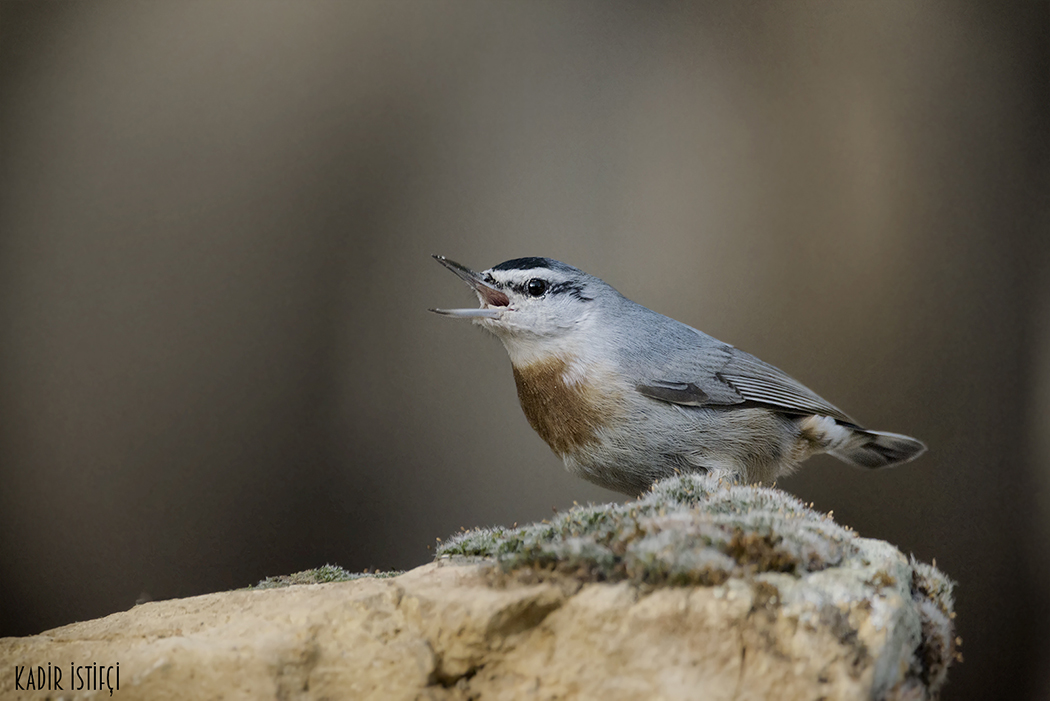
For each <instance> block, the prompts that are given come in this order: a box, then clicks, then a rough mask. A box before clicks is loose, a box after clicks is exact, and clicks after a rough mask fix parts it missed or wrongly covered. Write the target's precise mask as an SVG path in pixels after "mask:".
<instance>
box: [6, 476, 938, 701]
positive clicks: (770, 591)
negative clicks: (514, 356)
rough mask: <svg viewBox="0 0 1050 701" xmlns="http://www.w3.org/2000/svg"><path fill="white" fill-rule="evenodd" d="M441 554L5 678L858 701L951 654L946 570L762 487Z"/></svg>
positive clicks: (672, 495) (153, 619) (412, 693)
mask: <svg viewBox="0 0 1050 701" xmlns="http://www.w3.org/2000/svg"><path fill="white" fill-rule="evenodd" d="M442 552H443V553H445V554H443V555H442V556H441V557H440V559H439V560H438V561H436V562H434V563H432V564H429V565H424V566H422V567H419V568H417V569H415V570H412V571H410V572H407V573H405V574H402V575H400V576H397V577H389V578H377V577H360V578H357V579H354V580H353V581H346V582H333V583H328V584H310V585H293V586H287V587H283V588H266V589H253V590H242V591H234V592H226V593H220V594H209V595H206V596H198V597H193V598H189V599H181V600H174V601H159V602H151V603H147V604H143V605H140V606H136V607H135V608H133V609H131V610H130V611H125V612H122V613H116V614H113V615H111V616H107V617H105V618H102V619H98V620H95V621H87V622H83V623H76V624H73V625H69V626H65V627H62V628H57V629H55V630H51V631H48V632H46V633H43V634H41V635H37V636H32V637H28V638H5V639H2V640H0V668H3V669H6V670H12V669H13V668H15V667H16V666H19V665H27V666H29V667H31V668H36V667H37V666H41V665H43V666H44V667H46V666H47V664H48V663H49V662H50V663H52V665H54V666H57V667H58V668H59V669H62V670H63V678H62V681H61V685H62V688H63V692H64V693H54V694H53V696H64V697H66V698H82V697H83V698H87V697H89V696H91V695H92V694H94V692H92V693H91V694H89V693H87V690H81V691H76V692H75V693H72V692H70V691H69V689H70V684H69V682H70V681H71V680H70V662H71V661H72V662H74V663H75V664H77V665H84V664H87V665H90V664H92V663H97V664H98V665H102V666H103V667H106V668H108V667H109V666H111V665H112V666H115V665H116V664H117V663H119V675H120V676H119V681H120V690H119V697H120V698H121V699H140V698H141V699H161V700H163V699H177V698H178V699H181V698H199V699H209V698H215V699H218V698H223V699H241V698H244V699H256V698H281V699H475V698H477V699H490V698H493V699H519V698H520V699H574V698H597V697H601V698H603V699H605V700H607V701H613V700H615V699H637V698H645V699H695V698H704V699H712V700H716V699H741V700H742V699H801V698H814V699H816V698H824V699H829V700H830V699H865V700H867V699H926V698H935V697H936V696H937V694H938V692H939V690H940V688H941V686H942V685H943V683H944V681H945V677H946V673H947V668H948V665H949V663H950V661H951V660H952V658H953V655H954V654H955V642H954V638H953V621H952V615H953V614H952V611H951V606H952V600H951V583H950V582H949V581H948V580H947V579H946V578H945V577H944V575H942V574H941V573H940V572H938V571H937V570H935V569H934V568H932V567H930V566H928V565H923V564H921V563H917V562H915V561H909V560H908V559H907V558H905V557H904V556H903V555H902V554H901V553H900V552H899V551H897V550H896V549H895V548H893V547H892V546H890V545H888V544H886V543H883V542H880V541H874V540H867V539H863V538H859V537H857V536H855V535H854V534H852V533H851V532H850V531H848V530H847V529H845V528H843V527H841V526H839V525H837V524H835V523H834V522H833V521H832V520H831V519H829V518H828V517H827V516H825V515H823V514H818V513H817V512H814V511H812V510H809V509H807V508H806V507H805V506H804V505H802V504H801V503H800V502H798V501H797V500H795V499H793V498H792V497H789V496H787V495H785V494H783V493H782V492H778V491H776V490H770V489H762V488H756V487H739V486H732V487H729V486H725V485H719V484H717V483H716V482H715V481H714V480H712V479H710V478H696V477H682V478H678V479H675V480H671V481H669V482H666V483H664V484H662V485H660V486H659V487H658V488H657V489H656V490H655V491H654V492H653V493H652V494H650V495H648V496H647V497H646V498H645V499H642V500H639V501H638V502H631V503H629V504H625V505H616V504H613V505H606V506H604V507H593V506H588V507H579V508H577V509H573V510H571V511H569V512H566V513H564V514H561V515H559V516H558V517H557V518H555V519H553V520H552V521H551V523H545V524H533V525H531V526H526V527H524V528H522V529H513V530H506V529H505V530H498V529H497V530H480V531H471V532H468V533H466V534H462V535H460V536H458V537H457V538H455V539H453V540H452V541H450V542H449V543H448V544H446V545H445V546H444V547H443V548H442ZM480 555H485V556H487V557H479V556H480ZM7 675H8V676H7V677H6V678H7V680H8V682H10V680H11V679H12V676H10V672H8V673H7ZM112 681H115V680H114V679H113V678H112V675H111V682H112ZM103 682H104V679H103ZM22 686H23V687H25V679H24V678H23V679H22ZM10 690H11V686H10V685H8V686H7V687H6V688H5V689H4V691H5V692H7V691H10ZM98 693H101V694H103V695H106V696H108V695H109V693H108V690H107V689H106V687H105V684H104V683H103V684H102V690H101V691H100V692H98ZM115 693H117V692H115ZM41 697H42V696H41V694H39V693H37V692H35V691H24V692H18V691H15V692H14V693H13V695H12V696H11V698H27V699H28V698H41Z"/></svg>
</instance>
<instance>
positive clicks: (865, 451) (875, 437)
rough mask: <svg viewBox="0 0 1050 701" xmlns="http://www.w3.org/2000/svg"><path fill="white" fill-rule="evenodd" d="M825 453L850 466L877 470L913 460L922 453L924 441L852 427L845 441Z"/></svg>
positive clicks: (924, 447)
mask: <svg viewBox="0 0 1050 701" xmlns="http://www.w3.org/2000/svg"><path fill="white" fill-rule="evenodd" d="M828 452H829V453H831V454H832V455H834V456H835V457H836V458H838V459H839V460H844V461H846V462H848V463H850V464H852V465H857V466H858V467H867V468H871V469H877V468H880V467H889V466H890V465H901V464H903V463H906V462H908V461H909V460H914V459H915V458H917V457H919V456H920V455H922V454H923V453H924V452H926V444H925V443H923V442H922V441H920V440H917V439H915V438H912V437H911V436H903V435H901V434H899V433H888V432H886V431H869V430H868V429H866V428H854V429H852V431H851V432H850V436H849V439H848V440H846V441H843V442H842V444H840V445H838V446H836V447H835V448H834V449H832V450H829V451H828Z"/></svg>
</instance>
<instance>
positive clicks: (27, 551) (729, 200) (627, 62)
mask: <svg viewBox="0 0 1050 701" xmlns="http://www.w3.org/2000/svg"><path fill="white" fill-rule="evenodd" d="M1048 36H1050V11H1048V6H1047V4H1046V3H1045V2H1028V3H1025V2H1017V3H1013V4H1000V3H997V2H991V1H990V0H989V1H987V2H973V1H966V2H963V1H962V0H959V1H952V0H946V1H945V2H923V3H918V2H896V1H893V0H888V1H886V2H880V3H866V2H860V1H858V2H841V3H830V2H790V3H773V2H722V3H681V4H680V3H613V2H606V1H604V0H602V1H601V2H585V1H579V2H545V3H533V2H518V3H509V2H490V1H486V0H479V1H476V2H475V1H469V0H461V1H456V2H428V3H413V2H403V3H389V2H336V1H334V0H333V1H332V2H316V1H305V2H267V1H265V0H250V1H249V0H245V1H243V2H237V1H231V0H202V1H200V2H192V1H180V2H176V3H171V2H169V3H156V2H152V3H151V2H114V1H107V0H103V1H100V2H92V3H86V2H32V3H28V2H7V1H4V2H2V3H0V582H2V585H0V587H2V592H3V594H2V597H0V635H26V634H31V633H37V632H40V631H42V630H45V629H47V628H51V627H54V626H58V625H62V624H65V623H69V622H72V621H77V620H83V619H88V618H92V617H97V616H102V615H105V614H108V613H112V612H114V611H118V610H122V609H126V608H129V607H130V606H132V605H133V604H134V603H135V601H136V600H137V599H140V598H154V599H163V598H171V597H183V596H189V595H194V594H200V593H205V592H212V591H218V590H225V589H231V588H235V587H243V586H246V585H248V584H251V583H254V582H256V581H258V580H259V579H261V578H263V577H265V576H268V575H277V574H286V573H290V572H293V571H298V570H302V569H306V568H311V567H316V566H319V565H322V564H324V563H337V564H339V565H342V566H344V567H346V568H348V569H351V570H363V569H365V568H382V569H390V568H411V567H414V566H416V565H420V564H422V563H425V562H427V561H428V560H429V558H430V557H431V553H432V546H433V543H434V542H435V538H437V537H445V536H447V535H448V534H450V533H452V532H454V531H456V530H458V529H459V528H460V527H461V526H462V527H471V526H475V525H492V524H512V523H514V522H516V521H517V522H525V521H529V520H536V519H541V518H545V517H546V516H547V515H549V514H550V513H551V509H552V508H565V507H568V506H571V505H572V503H573V501H579V502H581V503H582V502H586V501H609V500H615V499H620V498H621V497H619V495H616V494H613V493H611V492H606V491H603V490H601V489H598V488H597V487H593V486H591V485H589V484H587V483H584V482H582V481H579V480H577V479H575V478H573V477H570V476H569V475H568V474H566V473H565V472H564V470H563V468H562V466H561V463H560V461H559V460H558V459H557V458H556V457H555V456H554V455H553V454H552V453H551V452H550V451H549V450H548V448H547V447H546V445H545V444H544V443H543V442H542V441H541V440H540V439H539V437H537V436H536V435H535V434H534V433H533V432H532V430H531V429H530V428H529V426H528V424H527V422H526V420H525V418H524V416H523V415H522V413H521V411H520V409H519V407H518V405H517V398H516V395H515V390H514V383H513V380H512V377H511V370H510V364H509V362H508V360H507V358H506V354H505V352H504V351H503V349H502V347H501V346H500V345H499V343H498V342H497V341H496V340H495V339H494V338H491V337H488V336H487V335H485V334H484V332H483V331H481V330H479V329H477V328H473V327H471V326H470V325H468V324H466V323H457V322H454V321H451V320H449V319H444V318H439V317H437V316H434V315H431V314H428V313H427V311H426V310H427V308H428V307H434V306H466V305H470V304H473V297H472V295H471V294H470V292H469V291H468V290H467V289H466V287H465V286H463V285H462V283H460V282H459V281H458V280H457V279H456V278H455V277H454V276H452V275H450V274H449V273H448V272H447V271H446V270H444V269H442V268H441V267H440V266H438V265H436V264H435V263H434V262H433V261H432V260H431V259H430V254H432V253H441V254H444V255H447V256H449V257H451V258H453V259H455V260H459V261H461V262H463V263H465V264H467V265H470V266H472V267H475V268H479V269H480V268H485V267H489V266H491V265H494V264H496V263H499V262H500V261H503V260H506V259H509V258H514V257H518V256H529V255H540V256H550V257H554V258H558V259H560V260H564V261H566V262H568V263H571V264H573V265H576V266H578V267H580V268H582V269H584V270H586V271H588V272H590V273H593V274H595V275H598V276H599V277H601V278H603V279H605V280H607V281H608V282H610V283H611V284H612V285H614V286H615V287H617V288H618V289H619V290H620V291H621V292H623V293H624V294H626V295H627V296H628V297H631V298H633V299H635V300H636V301H638V302H641V303H642V304H645V305H646V306H649V307H651V308H653V309H655V310H657V311H660V312H663V313H665V314H668V315H670V316H672V317H675V318H677V319H679V320H681V321H684V322H686V323H688V324H691V325H693V326H696V327H698V328H700V329H703V330H704V331H706V332H708V333H710V334H712V335H714V336H716V337H717V338H720V339H722V340H725V341H728V342H730V343H733V344H735V345H737V346H739V347H741V348H743V349H745V350H747V351H749V352H751V353H754V354H756V355H758V356H759V357H761V358H763V359H764V360H767V361H769V362H772V363H773V364H775V365H778V366H779V367H781V368H783V369H784V370H786V371H787V372H789V373H790V374H792V375H794V376H795V377H797V378H799V379H800V380H802V381H803V382H804V383H806V384H807V385H809V386H810V387H812V388H813V389H814V390H816V391H817V392H819V393H820V394H822V395H823V396H825V397H826V398H827V399H829V400H830V401H831V402H833V403H835V404H837V405H839V406H841V407H842V408H843V409H845V410H846V411H847V412H849V413H850V414H852V415H854V416H856V417H857V418H858V419H859V420H860V421H862V422H864V423H866V424H867V425H869V426H871V427H873V428H877V429H884V430H891V431H899V432H903V433H908V434H911V435H914V436H917V437H920V438H922V439H923V440H925V441H926V442H927V443H928V444H929V446H930V451H929V453H928V454H927V455H926V456H924V457H923V458H922V459H920V460H919V461H918V462H915V463H913V464H910V465H908V466H907V467H903V468H900V469H896V470H888V471H883V472H877V473H871V472H863V471H859V470H855V469H851V468H849V467H846V466H844V465H842V464H841V463H838V462H837V461H835V460H834V459H832V458H827V457H820V458H817V459H814V460H811V461H810V462H809V463H807V465H806V467H805V469H803V470H802V471H801V472H800V473H799V474H797V475H796V476H794V477H792V478H790V479H788V480H786V481H783V482H782V483H781V484H780V486H781V487H783V488H785V489H787V490H788V491H791V492H793V493H794V494H796V495H798V496H799V497H801V498H802V499H804V500H806V501H807V502H808V501H813V502H815V504H816V506H817V508H820V509H823V510H829V509H834V511H835V517H836V520H838V521H839V522H841V523H845V524H849V525H851V526H853V527H854V528H856V529H857V530H858V531H859V532H860V533H861V534H862V535H865V536H869V537H874V538H882V539H886V540H889V541H891V542H893V543H895V544H896V545H898V546H899V547H900V548H901V550H902V551H904V552H905V553H914V554H915V555H916V556H917V557H918V558H920V559H923V560H926V561H930V560H932V559H936V562H937V565H938V566H939V567H941V568H942V569H944V570H945V571H946V572H947V573H948V574H949V575H951V576H952V577H953V578H955V579H956V580H958V583H959V585H958V590H957V599H958V607H957V610H958V619H957V623H958V630H959V634H960V635H961V636H962V637H963V638H964V644H963V647H962V650H963V653H964V655H965V663H964V664H962V665H958V666H956V667H955V668H954V669H953V670H952V672H951V675H950V679H951V681H950V682H949V685H948V687H947V690H946V694H945V698H948V699H984V698H993V697H994V698H1015V699H1027V698H1046V697H1048V695H1050V676H1048V674H1047V673H1046V672H1045V670H1046V669H1047V667H1048V666H1050V645H1048V643H1050V605H1048V604H1050V547H1048V546H1050V266H1048V265H1047V261H1048V252H1050V251H1048V248H1050V246H1048V243H1050V236H1048V234H1050V206H1048V197H1047V194H1048V192H1050V177H1048V168H1047V165H1048V138H1047V136H1048V127H1050V109H1048V108H1050V99H1048V97H1050V67H1048V66H1050V63H1048V59H1050V50H1048V41H1050V40H1048V39H1047V37H1048Z"/></svg>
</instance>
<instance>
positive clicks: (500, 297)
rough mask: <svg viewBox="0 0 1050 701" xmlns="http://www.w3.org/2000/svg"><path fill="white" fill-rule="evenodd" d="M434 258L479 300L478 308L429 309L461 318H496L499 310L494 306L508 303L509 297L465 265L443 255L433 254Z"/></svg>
mask: <svg viewBox="0 0 1050 701" xmlns="http://www.w3.org/2000/svg"><path fill="white" fill-rule="evenodd" d="M434 260H436V261H437V262H438V263H441V264H442V265H443V266H445V267H446V268H448V269H449V270H451V271H452V272H454V273H455V274H456V275H458V276H459V277H460V278H461V279H462V280H463V282H465V283H467V284H468V285H470V288H471V289H472V290H474V292H476V293H477V295H478V299H479V300H480V301H481V308H480V309H431V310H430V311H432V312H435V313H437V314H444V315H445V316H455V317H459V318H461V319H471V318H473V319H477V318H482V319H497V318H499V316H500V313H501V310H500V309H497V308H495V307H503V308H506V307H507V306H508V305H509V304H510V298H508V297H507V295H506V294H504V293H503V291H502V290H500V289H498V288H496V287H493V286H492V285H490V284H489V283H487V282H485V281H484V280H482V279H481V276H480V275H478V274H477V273H475V272H474V271H473V270H471V269H470V268H468V267H467V266H465V265H460V264H459V263H457V262H456V261H454V260H449V259H448V258H446V257H445V256H434Z"/></svg>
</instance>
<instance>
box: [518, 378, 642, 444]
mask: <svg viewBox="0 0 1050 701" xmlns="http://www.w3.org/2000/svg"><path fill="white" fill-rule="evenodd" d="M606 374H607V373H603V372H602V369H601V368H600V367H598V366H594V367H591V368H587V369H586V370H583V369H581V367H580V365H579V364H578V363H574V362H572V361H571V360H567V359H565V358H562V357H555V358H550V359H546V360H542V361H538V362H533V363H530V364H528V365H515V366H514V383H515V384H516V385H517V388H518V400H519V401H520V402H521V408H522V410H523V411H524V412H525V417H526V418H527V419H528V420H529V425H531V426H532V428H533V429H535V430H536V433H538V434H540V437H541V438H543V440H545V441H546V442H547V445H549V446H550V447H551V449H553V450H554V452H555V453H557V454H558V455H560V456H562V457H564V456H566V455H572V454H573V453H575V452H576V451H578V450H579V449H580V448H582V447H584V446H586V445H589V444H593V443H597V442H598V440H599V432H600V431H601V429H602V428H604V427H606V426H608V425H609V424H610V423H612V422H614V421H616V420H617V419H618V417H619V415H620V414H622V402H621V396H622V395H621V393H620V392H619V391H618V389H617V388H616V387H615V385H613V384H612V383H610V382H608V381H607V379H608V378H605V377H604V376H605V375H606Z"/></svg>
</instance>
